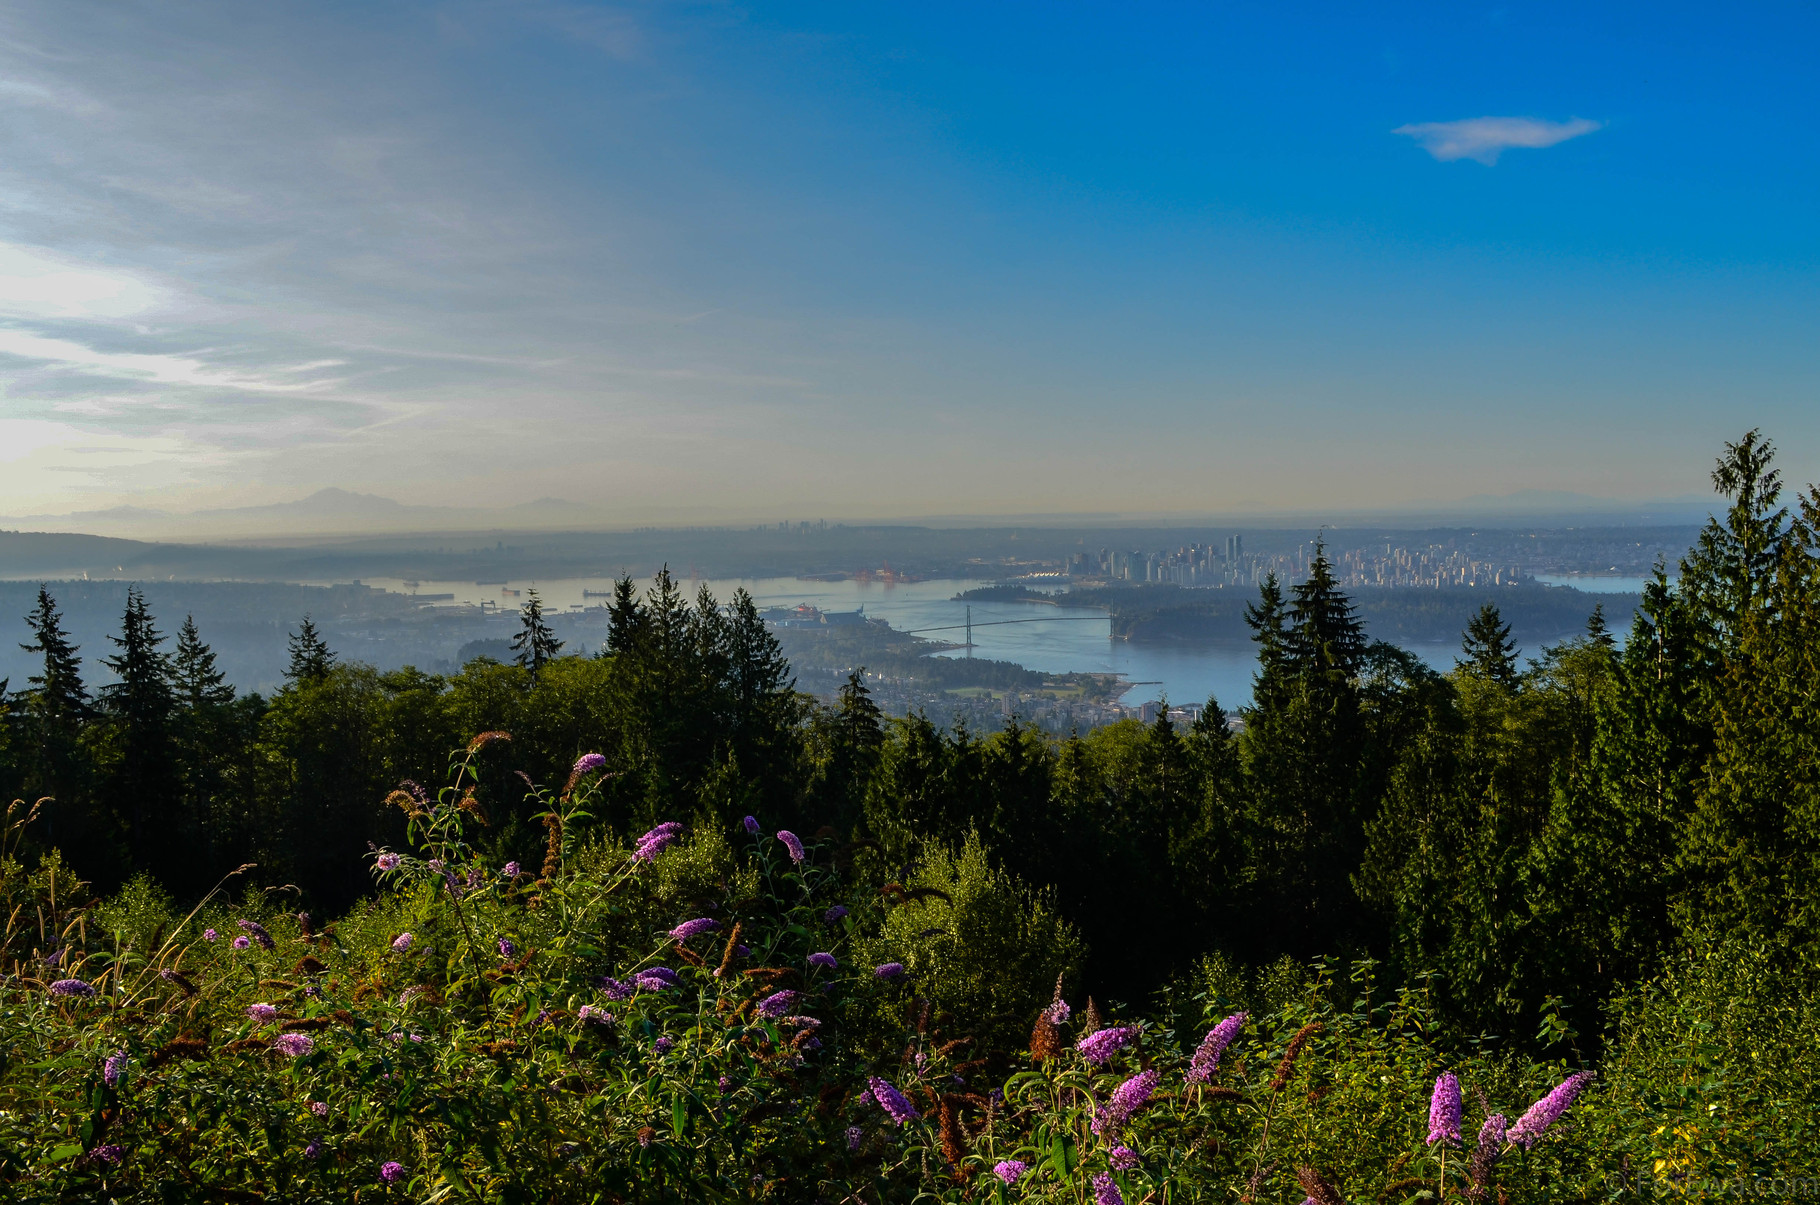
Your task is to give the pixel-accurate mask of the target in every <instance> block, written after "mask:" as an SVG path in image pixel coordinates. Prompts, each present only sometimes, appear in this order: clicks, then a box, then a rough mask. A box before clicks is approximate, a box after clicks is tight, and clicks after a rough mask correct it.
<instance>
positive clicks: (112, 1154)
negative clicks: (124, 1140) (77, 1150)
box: [88, 1142, 126, 1163]
mask: <svg viewBox="0 0 1820 1205" xmlns="http://www.w3.org/2000/svg"><path fill="white" fill-rule="evenodd" d="M88 1157H89V1158H90V1159H93V1160H94V1161H95V1162H97V1163H118V1162H120V1161H121V1160H122V1159H124V1158H126V1148H125V1147H123V1146H116V1145H115V1144H114V1143H111V1142H110V1143H108V1144H107V1145H106V1146H98V1147H96V1148H95V1149H94V1150H92V1151H90V1152H89V1153H88Z"/></svg>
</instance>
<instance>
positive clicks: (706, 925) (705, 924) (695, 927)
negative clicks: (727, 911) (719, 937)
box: [670, 916, 720, 941]
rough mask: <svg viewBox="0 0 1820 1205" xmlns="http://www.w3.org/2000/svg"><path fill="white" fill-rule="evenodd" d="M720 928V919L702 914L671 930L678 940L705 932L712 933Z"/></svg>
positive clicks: (671, 933) (698, 935)
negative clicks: (713, 918)
mask: <svg viewBox="0 0 1820 1205" xmlns="http://www.w3.org/2000/svg"><path fill="white" fill-rule="evenodd" d="M718 928H720V922H719V921H717V920H711V919H710V918H708V917H705V916H700V917H696V918H695V919H694V920H686V921H684V922H683V923H682V924H680V925H678V926H676V928H674V929H672V930H670V936H671V937H674V938H675V939H676V940H677V941H688V940H689V939H690V938H691V937H700V936H701V935H702V934H703V933H712V932H714V930H716V929H718Z"/></svg>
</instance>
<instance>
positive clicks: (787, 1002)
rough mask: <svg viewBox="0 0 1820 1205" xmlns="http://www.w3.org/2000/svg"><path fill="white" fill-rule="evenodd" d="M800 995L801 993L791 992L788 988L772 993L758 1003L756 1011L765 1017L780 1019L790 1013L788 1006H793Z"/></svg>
mask: <svg viewBox="0 0 1820 1205" xmlns="http://www.w3.org/2000/svg"><path fill="white" fill-rule="evenodd" d="M801 995H802V993H801V992H793V991H790V990H789V989H788V988H786V989H785V990H783V991H781V992H773V993H772V994H771V995H769V996H766V997H765V998H764V999H763V1000H760V1001H759V1002H758V1011H759V1012H761V1013H763V1014H765V1016H767V1017H781V1016H783V1015H784V1014H785V1013H787V1012H789V1011H790V1006H791V1005H793V1004H795V1003H796V1001H797V999H798V997H800V996H801Z"/></svg>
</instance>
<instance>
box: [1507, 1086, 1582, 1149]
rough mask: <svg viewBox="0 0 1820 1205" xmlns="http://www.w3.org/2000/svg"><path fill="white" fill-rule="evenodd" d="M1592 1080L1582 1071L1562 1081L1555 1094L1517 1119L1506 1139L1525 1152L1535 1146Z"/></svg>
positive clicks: (1532, 1106)
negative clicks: (1537, 1140) (1519, 1145)
mask: <svg viewBox="0 0 1820 1205" xmlns="http://www.w3.org/2000/svg"><path fill="white" fill-rule="evenodd" d="M1590 1079H1592V1075H1591V1073H1589V1072H1585V1071H1581V1072H1578V1073H1576V1074H1574V1075H1570V1076H1568V1077H1567V1078H1566V1079H1564V1080H1562V1081H1561V1082H1560V1083H1559V1084H1558V1085H1556V1087H1555V1090H1554V1091H1553V1092H1550V1093H1549V1094H1548V1095H1547V1096H1544V1097H1543V1098H1542V1099H1541V1100H1538V1101H1537V1102H1536V1103H1535V1104H1533V1105H1531V1106H1529V1111H1528V1112H1527V1113H1525V1114H1523V1116H1521V1117H1519V1118H1517V1124H1516V1125H1514V1126H1511V1127H1510V1133H1509V1134H1507V1135H1506V1136H1505V1137H1506V1139H1507V1140H1508V1141H1510V1142H1514V1143H1519V1144H1521V1146H1522V1147H1523V1149H1524V1150H1528V1149H1529V1148H1530V1147H1532V1146H1534V1145H1535V1144H1536V1139H1538V1138H1540V1137H1541V1136H1542V1134H1543V1132H1544V1131H1545V1130H1547V1129H1548V1127H1549V1126H1551V1125H1553V1124H1555V1122H1557V1121H1559V1120H1561V1114H1563V1113H1565V1112H1567V1107H1568V1106H1569V1105H1571V1104H1573V1103H1574V1098H1575V1097H1577V1096H1579V1095H1580V1089H1582V1088H1584V1087H1586V1084H1587V1081H1588V1080H1590Z"/></svg>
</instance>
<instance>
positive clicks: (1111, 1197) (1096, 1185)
mask: <svg viewBox="0 0 1820 1205" xmlns="http://www.w3.org/2000/svg"><path fill="white" fill-rule="evenodd" d="M1093 1205H1125V1198H1124V1197H1123V1196H1121V1195H1119V1186H1118V1185H1117V1184H1116V1183H1114V1182H1113V1179H1112V1174H1111V1173H1110V1172H1100V1173H1098V1174H1097V1175H1095V1176H1094V1177H1093Z"/></svg>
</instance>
